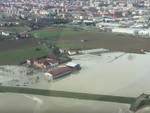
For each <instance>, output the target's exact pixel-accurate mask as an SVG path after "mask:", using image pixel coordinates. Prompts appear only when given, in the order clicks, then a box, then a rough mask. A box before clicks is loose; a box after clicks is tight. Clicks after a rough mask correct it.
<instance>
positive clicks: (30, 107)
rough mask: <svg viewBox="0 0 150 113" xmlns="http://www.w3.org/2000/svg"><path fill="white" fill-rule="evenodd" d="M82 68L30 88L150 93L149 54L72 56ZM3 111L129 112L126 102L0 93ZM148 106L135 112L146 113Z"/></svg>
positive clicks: (117, 93) (115, 93) (122, 93)
mask: <svg viewBox="0 0 150 113" xmlns="http://www.w3.org/2000/svg"><path fill="white" fill-rule="evenodd" d="M72 58H73V62H75V63H79V64H81V67H82V70H81V71H80V72H78V73H74V74H71V75H69V76H67V77H64V78H62V79H59V80H56V81H52V82H50V83H48V82H47V81H44V80H43V81H42V82H40V83H38V84H35V85H33V87H37V88H44V89H53V90H62V91H73V92H84V93H94V94H106V95H119V96H131V97H136V96H139V95H140V94H141V93H148V94H150V82H149V81H150V63H149V61H150V53H147V54H131V53H122V52H118V53H105V54H102V55H92V54H84V55H78V56H73V57H72ZM0 100H1V102H0V111H1V112H2V113H12V111H13V113H60V112H61V113H84V112H85V113H130V111H129V107H130V106H129V105H127V104H118V103H108V102H97V101H87V100H77V99H66V98H55V97H42V96H33V95H19V94H11V95H10V94H0ZM148 111H149V112H150V108H144V111H138V112H137V113H148Z"/></svg>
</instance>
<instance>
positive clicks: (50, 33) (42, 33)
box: [31, 28, 84, 39]
mask: <svg viewBox="0 0 150 113" xmlns="http://www.w3.org/2000/svg"><path fill="white" fill-rule="evenodd" d="M82 33H84V32H83V31H80V30H75V29H69V28H64V29H63V28H44V29H41V30H37V31H33V32H32V33H31V34H32V35H33V36H34V37H36V38H40V39H43V38H53V37H55V38H59V37H60V36H72V35H79V34H82Z"/></svg>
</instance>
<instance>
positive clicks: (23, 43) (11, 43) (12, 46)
mask: <svg viewBox="0 0 150 113" xmlns="http://www.w3.org/2000/svg"><path fill="white" fill-rule="evenodd" d="M38 45H39V44H38V40H37V39H21V40H7V41H0V53H1V52H3V51H11V50H16V49H24V48H32V47H35V46H38Z"/></svg>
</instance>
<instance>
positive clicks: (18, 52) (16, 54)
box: [0, 39, 48, 65]
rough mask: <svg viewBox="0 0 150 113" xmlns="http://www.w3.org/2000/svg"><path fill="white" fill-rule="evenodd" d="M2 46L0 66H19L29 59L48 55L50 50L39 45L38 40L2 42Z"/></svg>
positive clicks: (0, 49) (0, 48)
mask: <svg viewBox="0 0 150 113" xmlns="http://www.w3.org/2000/svg"><path fill="white" fill-rule="evenodd" d="M0 45H1V47H0V65H9V64H13V65H17V64H20V62H23V61H25V60H26V59H27V58H32V57H33V58H36V57H40V56H43V55H47V54H48V50H47V49H46V48H45V47H43V46H41V45H39V44H38V40H37V39H22V40H11V41H1V42H0ZM37 48H38V49H37Z"/></svg>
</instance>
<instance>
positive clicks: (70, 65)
mask: <svg viewBox="0 0 150 113" xmlns="http://www.w3.org/2000/svg"><path fill="white" fill-rule="evenodd" d="M66 65H67V66H69V67H76V66H77V65H78V64H76V63H73V62H69V63H67V64H66Z"/></svg>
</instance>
